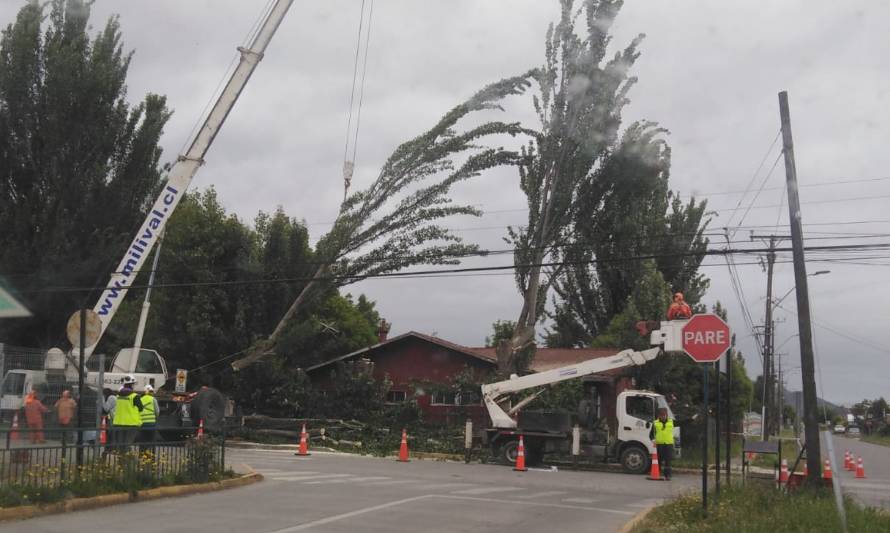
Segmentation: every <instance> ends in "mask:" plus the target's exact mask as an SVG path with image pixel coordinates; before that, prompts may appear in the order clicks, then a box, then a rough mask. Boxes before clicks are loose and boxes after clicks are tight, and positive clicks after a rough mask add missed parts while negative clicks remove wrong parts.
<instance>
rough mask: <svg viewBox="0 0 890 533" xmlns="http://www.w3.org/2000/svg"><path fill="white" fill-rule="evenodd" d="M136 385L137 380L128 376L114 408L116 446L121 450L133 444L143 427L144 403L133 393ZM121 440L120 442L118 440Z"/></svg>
mask: <svg viewBox="0 0 890 533" xmlns="http://www.w3.org/2000/svg"><path fill="white" fill-rule="evenodd" d="M134 385H136V378H134V377H133V376H126V377H125V378H124V383H123V386H122V387H121V388H120V390H119V391H118V393H117V402H115V406H114V421H113V423H114V431H115V433H116V434H117V435H116V436H115V440H117V441H118V442H116V444H118V445H120V447H121V449H122V450H123V448H125V447H127V446H129V445H130V444H133V441H135V440H136V436H137V434H138V433H139V428H140V427H141V426H142V417H141V416H140V413H141V412H142V409H143V407H142V402H140V401H139V395H138V394H136V393H135V392H133V386H134ZM118 439H119V440H118Z"/></svg>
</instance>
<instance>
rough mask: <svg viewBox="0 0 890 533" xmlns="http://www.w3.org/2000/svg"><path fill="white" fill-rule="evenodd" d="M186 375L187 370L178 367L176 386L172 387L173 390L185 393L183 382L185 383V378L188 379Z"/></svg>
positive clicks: (187, 373)
mask: <svg viewBox="0 0 890 533" xmlns="http://www.w3.org/2000/svg"><path fill="white" fill-rule="evenodd" d="M188 375H189V371H188V370H184V369H182V368H180V369H179V370H177V371H176V388H175V389H174V391H175V392H179V393H183V394H184V393H185V390H186V389H185V383H186V380H187V379H188Z"/></svg>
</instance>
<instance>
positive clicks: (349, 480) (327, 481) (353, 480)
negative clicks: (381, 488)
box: [305, 476, 390, 485]
mask: <svg viewBox="0 0 890 533" xmlns="http://www.w3.org/2000/svg"><path fill="white" fill-rule="evenodd" d="M384 479H390V478H388V477H386V476H370V477H350V478H346V479H325V480H323V481H308V482H306V483H305V484H306V485H328V484H332V483H361V482H363V481H381V480H384Z"/></svg>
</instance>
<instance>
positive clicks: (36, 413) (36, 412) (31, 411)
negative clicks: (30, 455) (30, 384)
mask: <svg viewBox="0 0 890 533" xmlns="http://www.w3.org/2000/svg"><path fill="white" fill-rule="evenodd" d="M48 410H49V409H47V408H46V406H44V405H43V403H41V402H40V398H38V397H37V393H36V392H34V391H33V390H32V391H31V392H29V393H28V396H26V397H25V421H26V422H27V423H28V429H30V430H31V431H29V433H30V434H31V444H43V443H44V442H46V440H45V439H44V438H43V415H44V414H46V412H47V411H48Z"/></svg>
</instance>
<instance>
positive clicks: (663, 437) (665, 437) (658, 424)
mask: <svg viewBox="0 0 890 533" xmlns="http://www.w3.org/2000/svg"><path fill="white" fill-rule="evenodd" d="M652 427H653V428H655V444H673V443H674V421H673V420H671V419H670V418H668V419H667V422H662V421H661V420H658V419H656V420H655V422H652Z"/></svg>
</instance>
